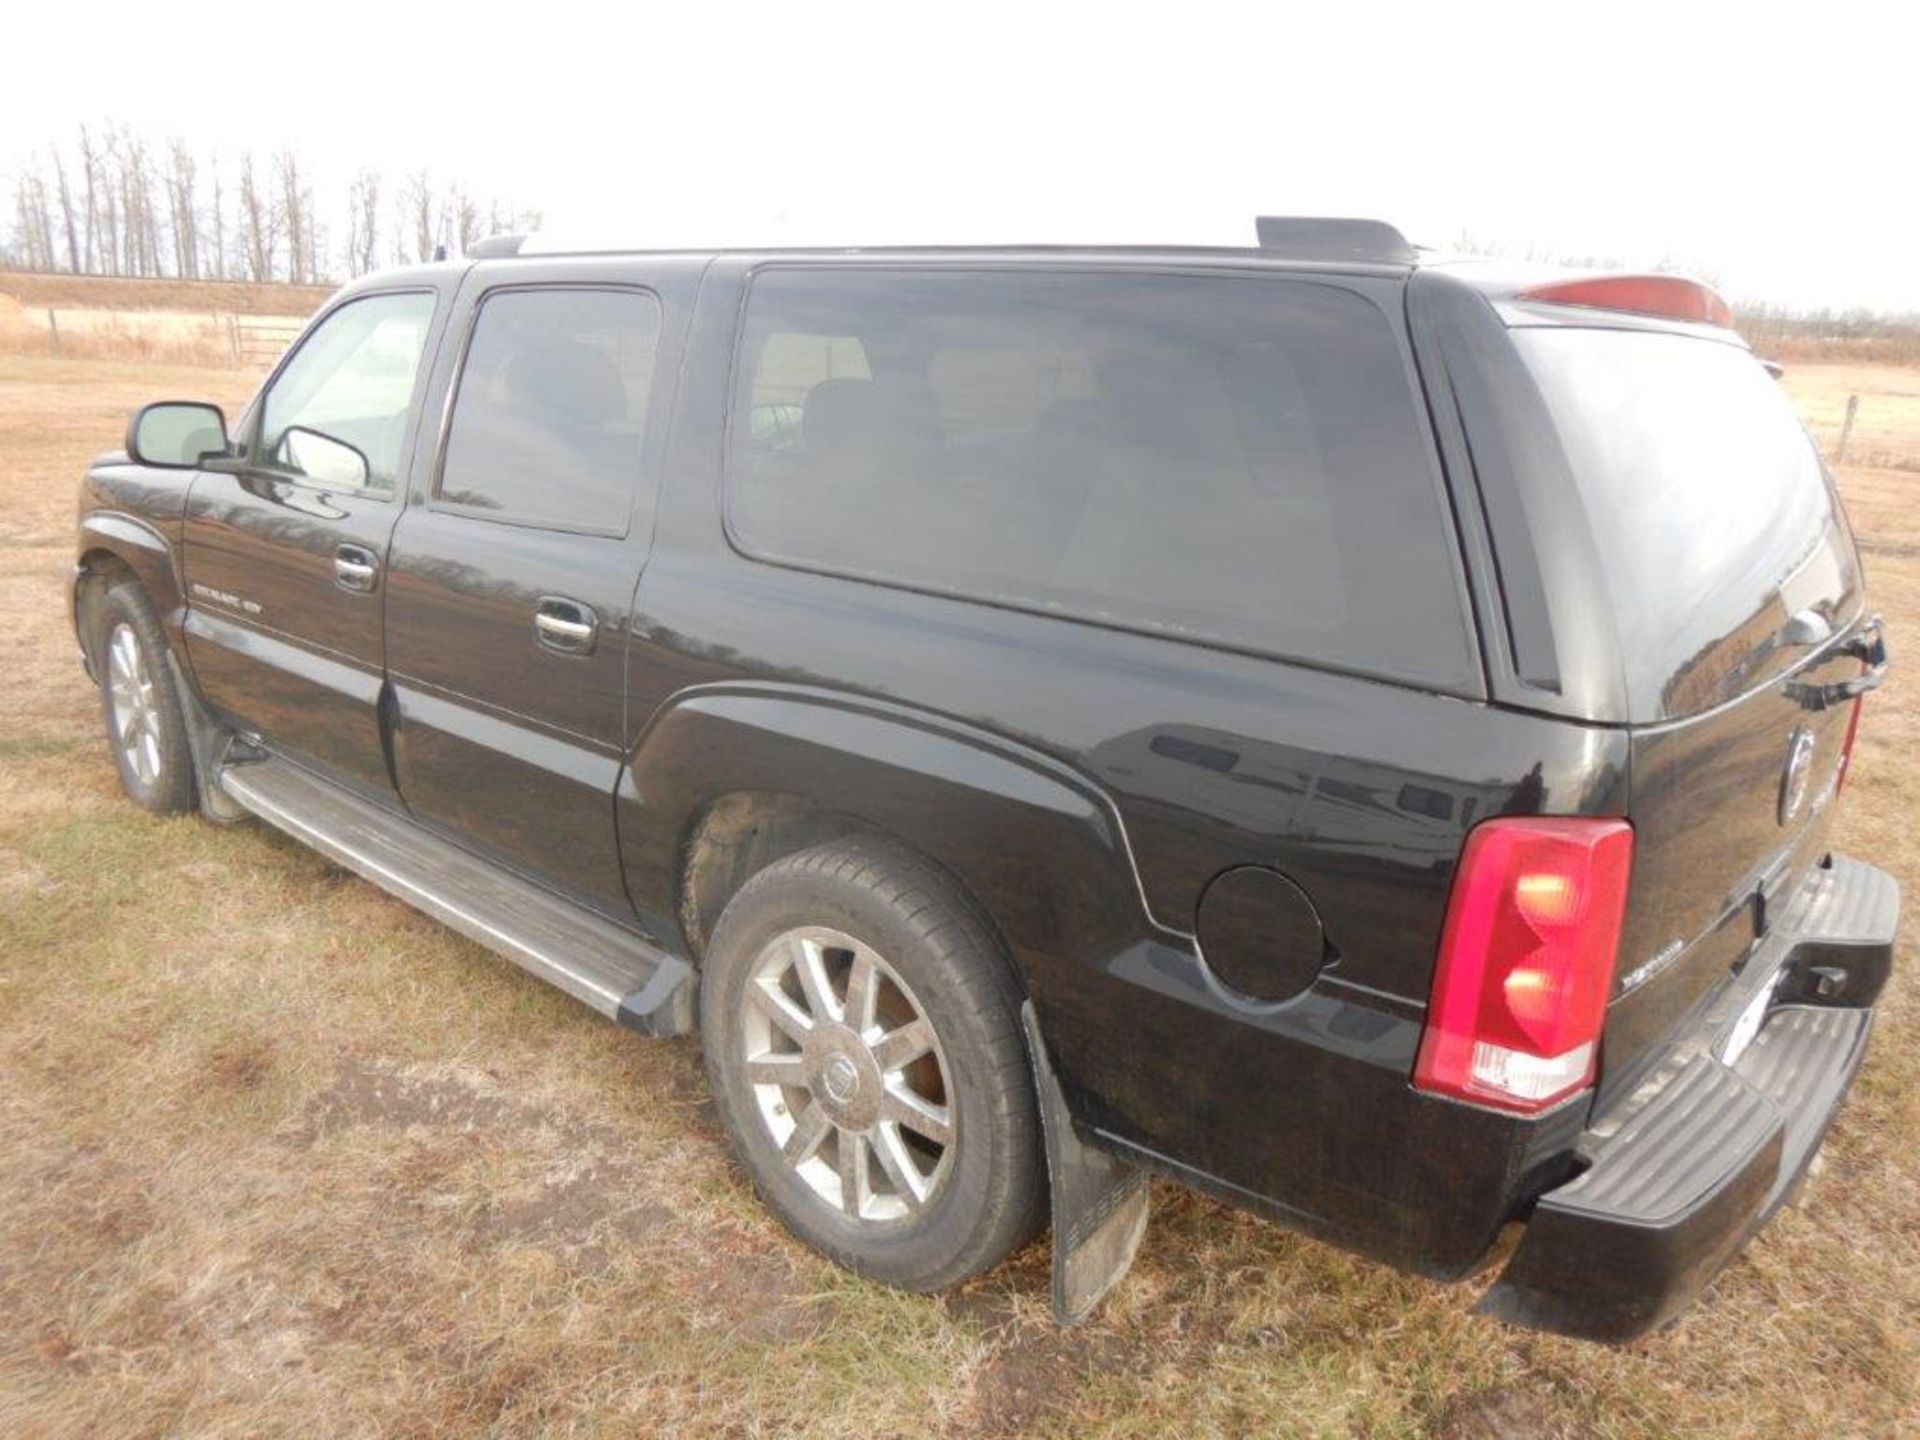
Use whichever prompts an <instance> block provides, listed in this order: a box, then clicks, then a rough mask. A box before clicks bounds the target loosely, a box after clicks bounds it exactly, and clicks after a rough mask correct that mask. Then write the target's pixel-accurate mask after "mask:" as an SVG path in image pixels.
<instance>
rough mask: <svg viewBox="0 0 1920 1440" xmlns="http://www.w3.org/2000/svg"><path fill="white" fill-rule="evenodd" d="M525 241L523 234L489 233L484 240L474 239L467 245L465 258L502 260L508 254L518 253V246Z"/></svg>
mask: <svg viewBox="0 0 1920 1440" xmlns="http://www.w3.org/2000/svg"><path fill="white" fill-rule="evenodd" d="M526 243H527V237H526V236H524V235H489V236H487V237H486V239H484V240H476V241H474V242H473V244H471V245H469V246H467V258H468V259H470V260H504V259H506V258H507V257H508V256H509V255H518V254H519V253H520V247H521V246H522V245H524V244H526Z"/></svg>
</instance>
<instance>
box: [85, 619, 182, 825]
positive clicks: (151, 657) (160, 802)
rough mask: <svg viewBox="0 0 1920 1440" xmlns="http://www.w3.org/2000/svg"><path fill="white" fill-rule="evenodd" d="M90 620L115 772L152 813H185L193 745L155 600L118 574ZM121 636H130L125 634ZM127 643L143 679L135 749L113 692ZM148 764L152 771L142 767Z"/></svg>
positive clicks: (130, 792)
mask: <svg viewBox="0 0 1920 1440" xmlns="http://www.w3.org/2000/svg"><path fill="white" fill-rule="evenodd" d="M95 620H96V624H95V627H94V635H95V636H96V645H97V648H96V650H95V653H94V673H95V674H97V675H98V676H99V677H100V703H101V709H102V712H103V713H104V715H105V716H106V722H107V741H108V744H109V746H110V748H111V749H112V751H113V763H114V766H115V768H116V769H118V770H119V772H120V785H121V788H122V789H124V790H125V791H126V792H127V795H128V797H129V798H131V799H132V800H133V801H134V803H135V804H137V805H140V806H143V807H144V808H146V809H148V810H151V811H152V812H153V813H154V814H156V815H181V814H185V813H186V812H188V811H190V810H193V809H194V808H196V805H197V802H198V798H199V792H198V790H197V789H196V788H195V784H194V775H193V747H192V745H191V744H190V743H189V741H188V738H187V721H186V717H185V715H183V714H182V713H181V709H180V694H179V691H178V690H177V689H175V687H174V681H173V669H172V665H171V662H170V660H169V658H168V649H167V637H166V632H165V631H163V630H162V629H161V628H160V618H159V616H157V615H155V614H154V611H153V602H152V601H150V600H148V599H147V595H146V592H145V591H144V590H142V589H141V588H140V586H139V585H137V584H135V583H134V582H132V581H123V582H122V583H120V584H118V585H115V586H113V588H111V589H110V590H108V591H107V593H106V594H105V596H103V597H102V599H101V601H100V607H99V611H98V613H97V615H96V617H95ZM123 635H124V636H126V637H129V638H128V639H126V640H123V639H122V638H121V637H122V636H123ZM129 643H130V644H131V645H132V646H133V648H134V650H135V652H136V653H137V656H138V661H139V665H140V666H141V667H142V674H143V675H144V678H145V681H146V683H145V686H144V688H143V690H142V692H141V693H142V694H143V695H144V704H143V705H142V707H141V708H140V710H139V711H138V714H140V715H141V716H142V717H144V718H142V719H140V720H137V721H135V722H133V723H134V728H135V729H136V730H137V731H139V732H140V735H139V744H138V746H137V749H138V750H139V752H140V753H139V754H138V755H137V756H136V754H135V753H134V752H133V751H131V750H130V749H129V746H128V744H127V737H126V735H125V734H123V733H122V724H123V711H122V709H121V708H120V707H117V706H116V704H115V699H114V695H115V685H116V663H115V647H116V645H119V646H123V647H124V646H125V645H127V644H129ZM149 768H150V770H151V773H143V771H145V770H147V769H149Z"/></svg>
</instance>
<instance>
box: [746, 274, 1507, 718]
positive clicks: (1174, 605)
mask: <svg viewBox="0 0 1920 1440" xmlns="http://www.w3.org/2000/svg"><path fill="white" fill-rule="evenodd" d="M726 489H727V512H728V525H729V530H730V533H731V535H732V537H733V539H734V541H735V543H736V544H737V545H738V546H739V547H740V548H741V549H743V550H745V551H746V552H747V553H749V554H752V555H755V556H758V557H760V558H763V559H769V560H774V561H778V562H782V563H788V564H794V565H800V566H804V567H807V568H814V569H822V570H827V571H831V572H835V573H841V574H847V575H854V576H859V577H862V578H868V579H874V580H879V581H882V582H886V583H892V584H899V585H904V586H910V587H913V588H916V589H924V590H932V591H936V592H942V593H949V594H955V595H961V596H967V597H971V598H977V599H983V600H987V601H991V602H993V603H996V604H1004V605H1012V606H1016V607H1020V608H1027V609H1033V610H1038V611H1042V612H1045V613H1051V614H1059V615H1063V616H1068V617H1071V618H1076V619H1083V620H1092V621H1096V622H1099V623H1105V624H1113V625H1119V626H1123V627H1127V628H1137V629H1145V630H1151V631H1156V632H1162V633H1168V634H1172V635H1176V636H1180V637H1182V638H1188V639H1194V640H1199V641H1205V642H1211V643H1219V644H1225V645H1229V646H1232V647H1235V648H1243V649H1249V650H1254V651H1258V652H1261V653H1266V654H1272V655H1277V656H1283V657H1292V658H1299V659H1303V660H1307V661H1311V662H1317V663H1322V664H1326V665H1329V666H1332V667H1335V668H1340V669H1347V670H1353V671H1358V672H1361V673H1367V674H1376V675H1382V676H1388V677H1392V678H1396V679H1404V680H1409V681H1413V682H1417V683H1423V684H1428V685H1432V686H1434V687H1435V688H1443V689H1459V690H1477V688H1478V682H1479V676H1478V671H1477V666H1476V663H1475V660H1474V656H1473V652H1472V650H1471V648H1470V643H1469V636H1468V632H1467V628H1466V622H1465V618H1464V612H1463V607H1462V602H1461V593H1462V592H1461V587H1460V582H1459V578H1458V575H1457V572H1456V560H1455V553H1454V548H1453V539H1452V534H1451V530H1450V527H1449V524H1448V519H1447V516H1446V513H1445V509H1444V506H1443V504H1442V499H1441V493H1440V488H1439V478H1438V474H1437V471H1436V469H1435V466H1434V462H1433V460H1432V458H1431V452H1430V448H1429V443H1428V437H1427V435H1426V432H1425V426H1424V420H1423V419H1422V416H1421V412H1420V410H1419V408H1418V405H1417V403H1416V398H1415V395H1414V391H1413V387H1412V383H1411V379H1410V377H1409V375H1408V373H1407V369H1406V365H1405V363H1404V360H1403V354H1402V350H1401V346H1400V343H1399V337H1398V336H1397V334H1396V332H1395V331H1394V329H1393V327H1392V325H1391V324H1390V323H1389V322H1388V320H1387V318H1386V316H1385V315H1384V314H1383V313H1382V312H1381V311H1380V310H1379V309H1378V308H1377V307H1376V306H1375V305H1374V304H1373V302H1372V301H1370V300H1368V299H1367V298H1365V297H1364V296H1362V295H1360V294H1358V293H1355V292H1353V291H1349V290H1345V289H1342V288H1339V287H1337V286H1333V285H1325V284H1315V283H1308V282H1302V281H1292V280H1284V279H1275V278H1261V277H1252V276H1249V277H1219V276H1171V275H1138V274H1135V275H1117V274H1087V273H1075V274H1056V273H1048V274H1038V273H1029V272H992V273H986V272H971V273H969V272H952V271H945V272H911V271H900V270H891V269H890V270H884V271H883V270H877V269H876V270H868V271H858V272H856V271H847V270H831V269H801V268H790V269H789V268H776V269H770V270H766V271H762V272H761V273H760V274H759V275H758V276H757V277H756V278H755V280H754V282H753V285H752V289H751V292H750V295H749V299H748V304H747V313H746V318H745V323H744V326H743V331H742V340H741V347H740V353H739V355H738V357H737V361H736V366H735V393H734V399H733V407H732V422H731V427H730V433H729V438H728V461H727V481H726Z"/></svg>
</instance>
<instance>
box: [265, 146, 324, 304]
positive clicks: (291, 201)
mask: <svg viewBox="0 0 1920 1440" xmlns="http://www.w3.org/2000/svg"><path fill="white" fill-rule="evenodd" d="M273 163H274V168H275V170H276V171H277V172H278V173H279V179H280V225H281V228H282V230H284V231H285V233H286V237H287V279H289V280H291V281H293V282H294V283H295V284H299V283H300V282H302V281H305V280H310V279H312V278H313V276H314V266H313V228H312V226H311V225H310V224H309V223H308V221H309V219H310V218H311V211H312V208H313V197H312V195H311V194H309V193H308V192H307V190H306V188H305V186H304V185H303V184H302V183H301V179H300V160H299V157H298V156H296V155H295V154H294V153H293V152H292V151H291V150H282V151H280V152H279V153H278V154H277V155H275V156H274V157H273Z"/></svg>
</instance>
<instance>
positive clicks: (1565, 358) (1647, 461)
mask: <svg viewBox="0 0 1920 1440" xmlns="http://www.w3.org/2000/svg"><path fill="white" fill-rule="evenodd" d="M1512 334H1513V342H1514V344H1515V346H1516V347H1517V348H1518V349H1519V351H1520V354H1521V357H1522V358H1523V360H1524V361H1525V362H1526V365H1527V368H1528V370H1529V371H1530V372H1531V374H1532V375H1533V377H1534V380H1535V383H1537V384H1538V385H1539V387H1540V390H1541V393H1542V394H1543V395H1544V397H1545V399H1546V402H1547V408H1548V410H1549V411H1550V412H1551V414H1552V416H1553V420H1554V425H1555V428H1556V429H1557V430H1558V431H1559V434H1560V438H1561V441H1562V444H1563V445H1564V446H1565V448H1566V452H1567V456H1568V459H1569V461H1570V462H1571V465H1572V469H1573V477H1574V481H1575V484H1576V486H1577V487H1578V489H1579V492H1580V499H1581V502H1582V504H1583V507H1584V509H1585V511H1586V514H1587V517H1588V519H1589V521H1590V523H1591V525H1592V528H1593V536H1594V541H1595V543H1596V545H1597V547H1598V551H1599V554H1598V560H1599V563H1600V567H1601V571H1602V574H1603V575H1604V577H1605V583H1606V586H1607V590H1608V593H1609V594H1610V595H1611V597H1612V609H1613V611H1614V621H1615V624H1616V625H1617V626H1618V628H1619V632H1620V650H1621V654H1622V655H1623V656H1624V657H1625V660H1626V671H1627V673H1626V682H1627V698H1628V704H1629V707H1630V714H1629V717H1628V718H1630V719H1633V720H1658V719H1663V718H1675V717H1680V716H1685V715H1691V714H1696V713H1698V712H1699V711H1702V710H1706V709H1710V708H1711V707H1713V706H1714V705H1716V704H1719V703H1721V702H1722V701H1725V700H1728V699H1732V698H1734V697H1735V696H1738V695H1740V694H1742V693H1743V692H1745V691H1746V690H1748V689H1751V688H1752V687H1753V686H1755V685H1757V684H1760V683H1762V682H1763V681H1765V680H1766V679H1768V678H1769V677H1771V676H1773V675H1776V674H1778V673H1780V672H1781V671H1782V670H1784V669H1786V668H1787V667H1788V666H1789V665H1791V664H1793V663H1794V662H1795V661H1797V660H1798V659H1800V658H1802V657H1803V655H1804V652H1803V651H1796V650H1794V649H1792V648H1791V647H1786V646H1783V645H1781V644H1780V643H1779V642H1778V638H1777V637H1778V635H1779V632H1780V631H1781V629H1782V627H1783V626H1785V625H1786V623H1787V622H1788V621H1789V620H1790V619H1791V618H1792V617H1793V616H1795V615H1796V614H1799V613H1800V612H1802V611H1807V610H1811V611H1814V612H1815V613H1817V614H1818V615H1820V616H1821V617H1822V618H1823V619H1824V620H1826V621H1828V622H1829V623H1830V624H1832V625H1833V626H1834V628H1835V629H1838V628H1839V625H1840V623H1841V622H1843V621H1845V620H1847V619H1849V618H1851V615H1852V612H1853V611H1854V610H1855V609H1857V608H1858V605H1859V591H1860V574H1859V565H1858V561H1857V560H1856V558H1855V555H1854V548H1853V541H1852V538H1851V536H1850V535H1849V534H1848V532H1847V529H1846V524H1845V521H1844V520H1843V518H1842V516H1841V512H1840V509H1839V506H1838V503H1837V501H1836V498H1835V496H1834V493H1833V489H1832V487H1831V486H1830V485H1829V484H1828V482H1827V477H1826V472H1825V471H1824V470H1823V469H1822V468H1821V464H1820V457H1819V455H1818V454H1817V453H1816V452H1815V450H1814V448H1813V442H1812V441H1811V440H1809V439H1808V438H1807V434H1806V431H1805V430H1804V429H1802V428H1801V425H1800V422H1799V420H1798V419H1797V418H1796V416H1795V415H1794V412H1793V407H1792V406H1791V405H1790V404H1789V403H1788V401H1787V398H1786V396H1785V395H1783V394H1782V393H1781V390H1780V385H1779V382H1777V381H1776V380H1774V379H1773V378H1772V377H1771V376H1769V375H1768V374H1767V372H1766V371H1765V370H1764V369H1763V368H1762V367H1761V366H1760V364H1759V362H1758V361H1756V360H1755V359H1754V358H1753V357H1752V356H1751V355H1749V354H1748V353H1747V352H1746V351H1745V350H1742V349H1740V348H1738V347H1737V346H1733V345H1728V344H1725V343H1723V342H1720V341H1716V340H1707V339H1700V338H1697V337H1693V336H1685V335H1670V334H1660V333H1649V332H1642V331H1631V330H1601V329H1579V328H1571V327H1569V328H1540V329H1518V330H1515V331H1513V332H1512Z"/></svg>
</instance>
